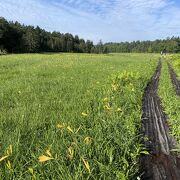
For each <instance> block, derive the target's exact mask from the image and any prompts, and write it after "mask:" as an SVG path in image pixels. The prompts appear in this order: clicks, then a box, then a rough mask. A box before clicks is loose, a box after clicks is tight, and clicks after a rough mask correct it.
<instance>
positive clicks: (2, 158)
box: [0, 156, 8, 162]
mask: <svg viewBox="0 0 180 180" xmlns="http://www.w3.org/2000/svg"><path fill="white" fill-rule="evenodd" d="M6 158H8V156H3V157H1V158H0V162H1V161H3V160H4V159H6Z"/></svg>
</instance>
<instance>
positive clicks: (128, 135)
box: [0, 54, 157, 179]
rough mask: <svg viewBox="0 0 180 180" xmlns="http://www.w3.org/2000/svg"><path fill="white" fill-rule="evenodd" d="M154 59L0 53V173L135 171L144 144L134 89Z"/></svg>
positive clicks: (74, 175)
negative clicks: (10, 147) (8, 151)
mask: <svg viewBox="0 0 180 180" xmlns="http://www.w3.org/2000/svg"><path fill="white" fill-rule="evenodd" d="M156 59H157V56H156V55H151V54H110V55H89V54H83V55H82V54H50V55H48V54H33V55H32V54H24V55H7V56H2V57H0V77H1V81H0V108H1V109H0V153H1V154H0V158H1V157H2V158H3V157H5V158H4V159H2V161H1V162H0V169H1V173H0V177H1V178H2V179H5V177H9V178H10V179H12V178H16V179H28V178H37V179H88V178H91V179H101V178H103V179H107V178H109V179H113V178H117V179H133V178H137V176H138V175H139V174H138V158H139V156H140V154H141V153H143V151H144V148H143V147H142V145H141V144H140V135H139V128H140V126H141V114H142V112H141V105H142V95H143V92H144V88H145V87H146V84H147V82H148V81H149V79H150V77H151V76H152V74H153V72H154V70H155V66H156V64H157V61H156ZM10 145H12V149H13V150H12V154H9V155H7V153H6V151H7V150H8V149H9V146H10ZM6 156H7V157H6Z"/></svg>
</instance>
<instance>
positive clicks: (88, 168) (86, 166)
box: [82, 158, 91, 173]
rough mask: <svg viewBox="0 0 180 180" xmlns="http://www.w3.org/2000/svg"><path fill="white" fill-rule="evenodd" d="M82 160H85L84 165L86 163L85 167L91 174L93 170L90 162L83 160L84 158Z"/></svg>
mask: <svg viewBox="0 0 180 180" xmlns="http://www.w3.org/2000/svg"><path fill="white" fill-rule="evenodd" d="M82 160H83V163H84V166H85V168H86V170H87V171H88V172H89V173H90V172H91V170H90V165H89V162H88V161H87V160H85V159H83V158H82Z"/></svg>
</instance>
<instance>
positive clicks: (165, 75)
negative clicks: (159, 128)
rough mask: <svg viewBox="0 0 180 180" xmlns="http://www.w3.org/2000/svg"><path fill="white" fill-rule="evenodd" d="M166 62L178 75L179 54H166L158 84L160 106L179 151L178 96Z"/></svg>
mask: <svg viewBox="0 0 180 180" xmlns="http://www.w3.org/2000/svg"><path fill="white" fill-rule="evenodd" d="M167 62H168V63H170V64H172V65H173V68H174V70H175V71H176V73H177V75H178V77H180V64H179V62H180V56H179V55H173V56H168V58H167V61H164V62H163V68H162V73H161V79H160V86H159V95H160V97H161V101H162V106H163V107H164V110H165V112H166V114H167V115H168V119H169V121H168V122H169V125H170V129H171V134H172V135H173V136H174V137H175V138H176V140H177V142H178V143H179V148H178V149H177V151H178V152H180V97H179V96H177V94H176V92H175V88H174V87H173V85H172V82H171V77H170V74H169V70H168V64H167Z"/></svg>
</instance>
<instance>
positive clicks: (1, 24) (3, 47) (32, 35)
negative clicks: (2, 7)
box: [0, 17, 180, 54]
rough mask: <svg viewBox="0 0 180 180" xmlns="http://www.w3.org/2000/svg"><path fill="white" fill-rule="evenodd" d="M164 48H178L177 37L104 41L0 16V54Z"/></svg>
mask: <svg viewBox="0 0 180 180" xmlns="http://www.w3.org/2000/svg"><path fill="white" fill-rule="evenodd" d="M164 48H166V50H167V52H170V53H178V52H180V38H179V37H172V38H167V39H165V40H155V41H133V42H120V43H105V44H103V43H102V41H99V43H98V44H97V45H94V44H93V42H92V41H90V40H87V41H85V40H84V39H82V38H79V36H78V35H75V36H73V35H72V34H70V33H60V32H56V31H54V32H48V31H45V30H44V29H41V28H40V27H39V26H37V27H34V26H26V25H22V24H20V23H18V22H17V21H16V22H12V21H10V22H8V21H7V20H6V19H4V18H3V17H0V54H3V53H6V52H8V53H39V52H77V53H132V52H137V53H159V52H161V51H162V50H163V49H164Z"/></svg>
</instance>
